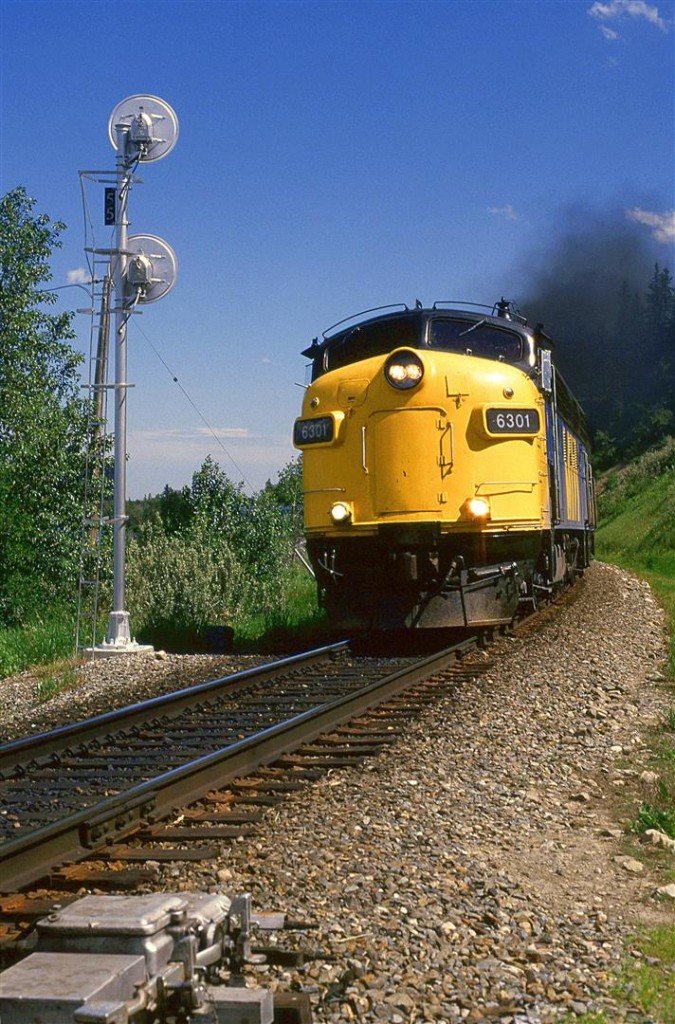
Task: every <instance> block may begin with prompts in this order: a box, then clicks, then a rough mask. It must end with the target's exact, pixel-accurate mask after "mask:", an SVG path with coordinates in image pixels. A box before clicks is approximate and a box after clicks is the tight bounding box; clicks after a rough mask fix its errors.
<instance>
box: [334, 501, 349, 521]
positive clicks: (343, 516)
mask: <svg viewBox="0 0 675 1024" xmlns="http://www.w3.org/2000/svg"><path fill="white" fill-rule="evenodd" d="M330 517H331V519H332V520H333V522H334V523H348V522H349V520H350V519H351V518H352V509H351V506H350V505H348V504H347V502H346V501H336V502H335V504H333V505H331V509H330Z"/></svg>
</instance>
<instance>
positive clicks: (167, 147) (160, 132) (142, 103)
mask: <svg viewBox="0 0 675 1024" xmlns="http://www.w3.org/2000/svg"><path fill="white" fill-rule="evenodd" d="M117 125H127V126H128V128H129V131H128V132H126V133H125V138H126V152H125V157H126V159H127V161H128V162H129V163H131V162H133V161H135V160H139V161H140V162H141V163H151V162H152V161H153V160H161V159H162V157H164V156H167V154H169V153H170V152H171V150H172V149H173V147H174V146H175V145H176V142H177V141H178V118H177V117H176V114H175V111H174V110H173V108H172V107H171V106H169V104H168V103H167V102H166V101H165V100H161V99H160V98H159V97H158V96H143V95H139V96H127V98H126V99H125V100H122V102H121V103H118V104H117V106H116V107H115V109H114V110H113V112H112V114H111V115H110V119H109V121H108V138H109V139H110V142H111V143H112V146H113V149H117V148H118V136H117V130H116V129H117Z"/></svg>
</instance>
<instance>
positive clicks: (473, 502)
mask: <svg viewBox="0 0 675 1024" xmlns="http://www.w3.org/2000/svg"><path fill="white" fill-rule="evenodd" d="M465 508H466V513H467V515H468V516H469V517H470V518H471V519H475V520H476V521H477V522H483V523H484V522H487V520H488V519H489V518H490V502H489V501H488V500H487V498H469V499H468V500H467V502H466V505H465Z"/></svg>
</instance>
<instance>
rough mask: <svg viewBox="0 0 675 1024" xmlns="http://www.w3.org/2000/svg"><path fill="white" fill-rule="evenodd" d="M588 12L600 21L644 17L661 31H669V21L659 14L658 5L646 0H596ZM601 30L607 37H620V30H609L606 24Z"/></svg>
mask: <svg viewBox="0 0 675 1024" xmlns="http://www.w3.org/2000/svg"><path fill="white" fill-rule="evenodd" d="M588 14H590V16H591V17H592V18H597V19H598V20H599V21H612V20H614V19H617V20H618V19H621V18H623V17H628V18H644V19H645V21H648V22H649V24H650V25H654V27H655V28H658V29H660V30H661V32H667V31H668V27H669V26H668V23H667V22H666V21H664V19H663V18H662V17H661V15H660V14H659V9H658V7H657V6H656V5H655V4H648V3H645V0H608V2H607V3H601V2H600V0H596V2H595V3H594V4H592V6H591V7H589V8H588ZM600 31H601V32H602V34H603V35H604V37H605V39H617V38H618V32H614V30H613V29H609V30H608V29H607V26H606V25H601V26H600Z"/></svg>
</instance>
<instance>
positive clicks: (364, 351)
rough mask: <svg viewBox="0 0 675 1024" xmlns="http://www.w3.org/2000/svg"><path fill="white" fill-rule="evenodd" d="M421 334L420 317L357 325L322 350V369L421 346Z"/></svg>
mask: <svg viewBox="0 0 675 1024" xmlns="http://www.w3.org/2000/svg"><path fill="white" fill-rule="evenodd" d="M419 336H420V320H419V318H418V317H406V316H402V317H391V318H389V319H386V320H376V321H374V322H372V323H366V324H361V325H358V326H356V327H353V328H351V329H350V330H349V331H346V332H344V333H343V334H339V335H337V337H335V338H332V339H330V340H329V342H328V344H327V345H326V348H325V350H324V352H323V366H322V372H323V373H327V372H328V371H329V370H336V369H338V367H340V366H349V364H350V363H358V362H360V360H362V359H369V358H370V357H371V356H381V355H385V353H387V352H391V351H392V349H395V348H400V347H401V346H402V345H410V346H412V347H413V348H416V347H419Z"/></svg>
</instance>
